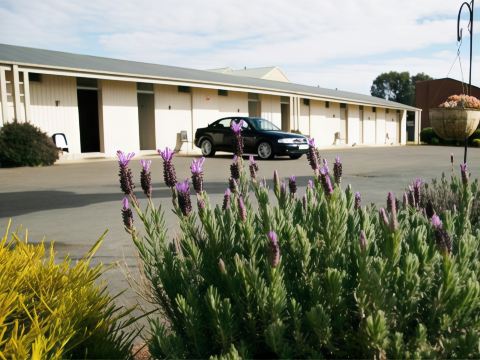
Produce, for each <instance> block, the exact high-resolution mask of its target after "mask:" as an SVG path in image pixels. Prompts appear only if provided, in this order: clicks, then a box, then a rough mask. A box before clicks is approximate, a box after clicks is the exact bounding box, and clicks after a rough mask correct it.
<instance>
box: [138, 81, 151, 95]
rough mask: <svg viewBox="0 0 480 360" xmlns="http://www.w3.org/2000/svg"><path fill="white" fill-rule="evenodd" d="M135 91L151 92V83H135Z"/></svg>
mask: <svg viewBox="0 0 480 360" xmlns="http://www.w3.org/2000/svg"><path fill="white" fill-rule="evenodd" d="M137 92H139V93H148V94H153V84H149V83H137Z"/></svg>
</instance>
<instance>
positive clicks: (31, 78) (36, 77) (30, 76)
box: [28, 72, 42, 82]
mask: <svg viewBox="0 0 480 360" xmlns="http://www.w3.org/2000/svg"><path fill="white" fill-rule="evenodd" d="M28 80H29V81H35V82H41V81H42V75H40V74H37V73H31V72H29V73H28Z"/></svg>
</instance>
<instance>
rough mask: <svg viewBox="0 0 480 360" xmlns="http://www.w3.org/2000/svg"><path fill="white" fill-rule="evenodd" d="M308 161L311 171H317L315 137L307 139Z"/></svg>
mask: <svg viewBox="0 0 480 360" xmlns="http://www.w3.org/2000/svg"><path fill="white" fill-rule="evenodd" d="M307 159H308V162H309V164H310V166H311V168H312V170H313V171H315V172H317V171H318V154H317V151H316V148H315V139H314V138H310V139H308V153H307Z"/></svg>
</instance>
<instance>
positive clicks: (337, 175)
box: [333, 156, 342, 185]
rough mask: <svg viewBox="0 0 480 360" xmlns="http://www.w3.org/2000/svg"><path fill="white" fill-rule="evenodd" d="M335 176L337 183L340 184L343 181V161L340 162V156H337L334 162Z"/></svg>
mask: <svg viewBox="0 0 480 360" xmlns="http://www.w3.org/2000/svg"><path fill="white" fill-rule="evenodd" d="M333 177H334V178H335V184H337V185H340V183H341V182H342V163H341V162H340V157H338V156H337V157H336V158H335V162H334V163H333Z"/></svg>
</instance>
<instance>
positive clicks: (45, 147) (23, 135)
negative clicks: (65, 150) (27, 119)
mask: <svg viewBox="0 0 480 360" xmlns="http://www.w3.org/2000/svg"><path fill="white" fill-rule="evenodd" d="M57 159H58V149H57V148H56V146H55V144H54V143H53V141H52V139H51V138H50V137H49V136H48V135H47V134H45V133H44V132H42V131H41V130H40V129H39V128H37V127H35V126H33V125H32V124H30V123H17V122H13V123H8V124H5V125H3V127H2V128H1V129H0V167H17V166H40V165H53V164H54V163H55V161H56V160H57Z"/></svg>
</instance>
